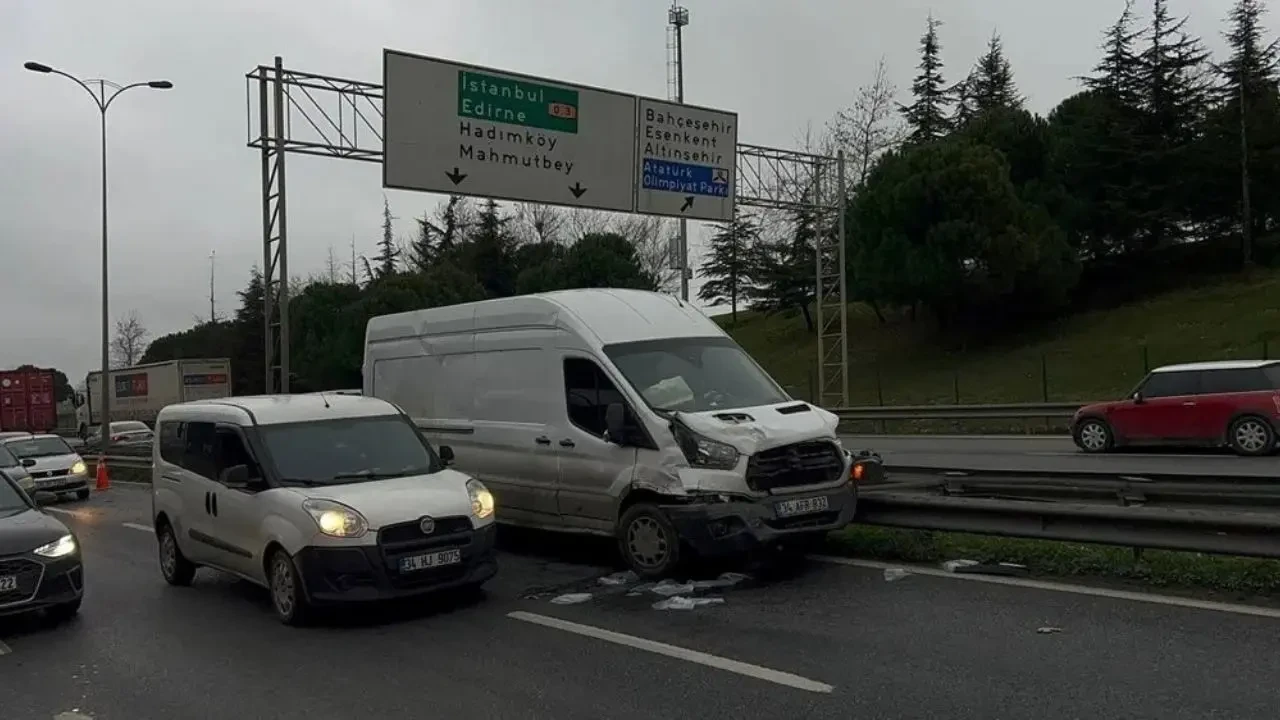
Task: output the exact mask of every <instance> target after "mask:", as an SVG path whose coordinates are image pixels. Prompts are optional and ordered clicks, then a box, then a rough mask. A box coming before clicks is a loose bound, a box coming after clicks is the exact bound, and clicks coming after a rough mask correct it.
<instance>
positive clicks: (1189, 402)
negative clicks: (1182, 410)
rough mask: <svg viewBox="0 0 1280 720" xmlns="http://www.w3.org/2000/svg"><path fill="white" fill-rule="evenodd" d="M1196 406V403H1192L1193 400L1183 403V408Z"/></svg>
mask: <svg viewBox="0 0 1280 720" xmlns="http://www.w3.org/2000/svg"><path fill="white" fill-rule="evenodd" d="M1195 406H1196V404H1195V402H1194V401H1192V400H1188V401H1186V402H1184V403H1182V407H1195Z"/></svg>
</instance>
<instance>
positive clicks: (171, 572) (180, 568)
mask: <svg viewBox="0 0 1280 720" xmlns="http://www.w3.org/2000/svg"><path fill="white" fill-rule="evenodd" d="M156 546H157V549H158V551H159V554H160V574H161V575H163V576H164V580H165V582H167V583H169V584H170V585H173V586H175V587H187V586H188V585H190V584H191V581H192V580H194V579H195V577H196V566H195V564H194V563H192V562H191V561H190V560H188V559H187V557H186V556H185V555H183V554H182V548H181V547H179V546H178V537H177V535H174V533H173V526H171V525H170V524H169V523H164V524H163V525H161V526H160V531H159V532H158V533H156Z"/></svg>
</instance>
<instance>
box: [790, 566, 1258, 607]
mask: <svg viewBox="0 0 1280 720" xmlns="http://www.w3.org/2000/svg"><path fill="white" fill-rule="evenodd" d="M809 557H810V559H813V560H817V561H819V562H825V563H833V564H836V565H849V566H852V567H860V568H870V569H873V570H888V569H889V568H903V569H904V570H906V571H907V572H908V573H910V574H912V575H926V576H929V577H941V578H947V579H949V580H969V581H971V582H981V583H988V584H990V585H1008V586H1012V587H1021V588H1030V589H1033V590H1048V591H1050V592H1062V593H1073V594H1076V595H1092V596H1094V597H1102V598H1109V599H1112V600H1129V601H1132V602H1144V603H1151V604H1154V605H1169V606H1173V607H1182V608H1190V609H1192V610H1212V611H1215V612H1225V613H1233V614H1236V615H1252V616H1254V617H1264V618H1272V619H1277V620H1280V608H1269V607H1261V606H1258V605H1240V604H1237V603H1224V602H1215V601H1213V600H1196V599H1194V598H1182V597H1175V596H1173V595H1156V594H1154V593H1144V592H1135V591H1133V590H1112V589H1109V588H1100V587H1090V586H1088V585H1071V584H1069V583H1060V582H1050V581H1048V580H1031V579H1028V578H1011V577H1003V576H1000V575H978V574H970V573H953V572H947V571H946V570H940V569H938V568H931V567H925V566H923V565H909V564H908V565H903V564H901V563H886V562H880V561H878V560H858V559H855V558H842V557H831V556H828V555H810V556H809Z"/></svg>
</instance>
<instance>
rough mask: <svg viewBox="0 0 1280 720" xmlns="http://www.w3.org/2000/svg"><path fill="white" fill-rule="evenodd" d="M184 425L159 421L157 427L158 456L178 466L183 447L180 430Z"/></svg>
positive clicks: (180, 464)
mask: <svg viewBox="0 0 1280 720" xmlns="http://www.w3.org/2000/svg"><path fill="white" fill-rule="evenodd" d="M184 425H186V423H181V422H165V423H160V427H159V428H158V429H157V430H158V434H159V435H160V458H161V459H162V460H164V461H165V462H167V463H171V464H173V465H177V466H179V467H181V466H182V454H183V451H184V449H185V445H184V442H183V432H182V431H183V426H184Z"/></svg>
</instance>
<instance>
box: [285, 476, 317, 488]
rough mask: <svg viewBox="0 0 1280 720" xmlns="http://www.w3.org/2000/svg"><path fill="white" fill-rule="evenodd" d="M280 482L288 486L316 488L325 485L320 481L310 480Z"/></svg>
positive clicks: (294, 479)
mask: <svg viewBox="0 0 1280 720" xmlns="http://www.w3.org/2000/svg"><path fill="white" fill-rule="evenodd" d="M280 482H282V483H285V484H288V485H302V486H303V487H318V486H320V485H324V484H326V483H324V482H321V481H320V480H312V479H310V478H280Z"/></svg>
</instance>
